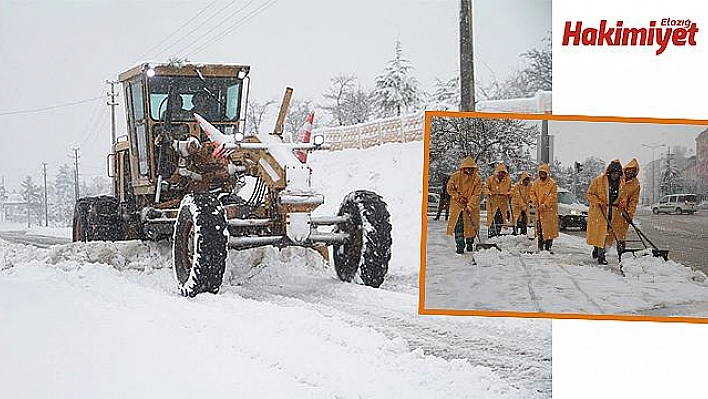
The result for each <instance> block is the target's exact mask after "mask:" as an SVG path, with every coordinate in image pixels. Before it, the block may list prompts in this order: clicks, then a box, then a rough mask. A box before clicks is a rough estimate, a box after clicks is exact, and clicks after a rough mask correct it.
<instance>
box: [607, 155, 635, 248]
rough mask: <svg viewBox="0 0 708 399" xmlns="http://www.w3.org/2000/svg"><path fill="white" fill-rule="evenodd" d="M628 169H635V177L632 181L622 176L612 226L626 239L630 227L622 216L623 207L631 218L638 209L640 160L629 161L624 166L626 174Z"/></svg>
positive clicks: (620, 238)
mask: <svg viewBox="0 0 708 399" xmlns="http://www.w3.org/2000/svg"><path fill="white" fill-rule="evenodd" d="M628 169H634V176H635V177H634V178H633V179H632V180H630V181H627V180H625V178H624V176H623V177H622V183H623V184H622V188H621V190H620V193H619V197H618V199H617V200H618V205H619V206H618V208H616V209H617V213H614V212H615V211H614V210H613V214H612V228H613V229H614V230H615V234H617V238H618V239H619V240H622V241H624V240H625V239H626V238H627V230H628V229H629V223H628V222H627V220H626V219H625V218H624V217H622V211H621V209H624V210H625V211H626V212H627V213H628V214H629V217H630V219H631V218H633V217H634V213H635V212H636V211H637V204H639V192H640V190H641V186H640V184H639V179H638V178H637V177H636V176H639V162H638V161H637V160H636V158H635V159H632V160H631V161H629V163H628V164H627V165H625V166H624V168H623V170H624V173H625V176H626V173H627V170H628ZM609 243H610V245H611V244H612V236H610V237H609Z"/></svg>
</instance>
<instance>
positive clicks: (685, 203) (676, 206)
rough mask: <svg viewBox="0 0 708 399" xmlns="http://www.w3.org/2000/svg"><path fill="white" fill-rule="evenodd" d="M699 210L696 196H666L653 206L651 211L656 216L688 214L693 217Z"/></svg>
mask: <svg viewBox="0 0 708 399" xmlns="http://www.w3.org/2000/svg"><path fill="white" fill-rule="evenodd" d="M697 209H698V207H697V197H696V194H671V195H665V196H663V197H661V200H659V202H658V203H656V204H652V205H651V211H652V212H653V213H654V214H655V215H658V214H660V213H675V214H677V215H681V214H684V213H688V214H689V215H692V214H694V213H696V210H697Z"/></svg>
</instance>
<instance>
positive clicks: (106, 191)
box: [79, 176, 112, 197]
mask: <svg viewBox="0 0 708 399" xmlns="http://www.w3.org/2000/svg"><path fill="white" fill-rule="evenodd" d="M111 184H112V183H111V181H110V180H108V178H107V177H104V176H94V177H93V178H92V179H91V180H90V181H88V182H86V181H85V180H84V181H82V182H81V184H80V187H79V190H80V192H81V195H82V196H84V197H94V196H97V195H111Z"/></svg>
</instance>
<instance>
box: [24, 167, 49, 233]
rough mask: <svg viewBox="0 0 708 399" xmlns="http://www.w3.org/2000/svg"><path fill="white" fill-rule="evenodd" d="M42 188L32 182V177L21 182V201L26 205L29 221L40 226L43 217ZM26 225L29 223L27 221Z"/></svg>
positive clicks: (27, 177)
mask: <svg viewBox="0 0 708 399" xmlns="http://www.w3.org/2000/svg"><path fill="white" fill-rule="evenodd" d="M42 189H43V187H42V186H38V185H35V184H34V183H33V182H32V176H26V177H25V179H24V180H23V181H22V199H23V200H24V201H25V202H26V203H27V204H28V206H27V208H28V209H29V213H30V220H31V221H34V222H36V223H37V224H40V223H41V221H42V217H43V215H44V197H43V190H42ZM28 223H31V222H30V221H28Z"/></svg>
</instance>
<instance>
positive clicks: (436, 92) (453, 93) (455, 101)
mask: <svg viewBox="0 0 708 399" xmlns="http://www.w3.org/2000/svg"><path fill="white" fill-rule="evenodd" d="M433 85H434V89H433V93H432V94H430V95H429V96H428V101H427V104H426V107H425V108H426V109H430V110H440V111H457V110H458V109H459V108H460V78H459V77H455V78H452V79H450V80H448V81H445V82H443V81H442V80H440V79H437V78H436V79H435V83H433Z"/></svg>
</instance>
